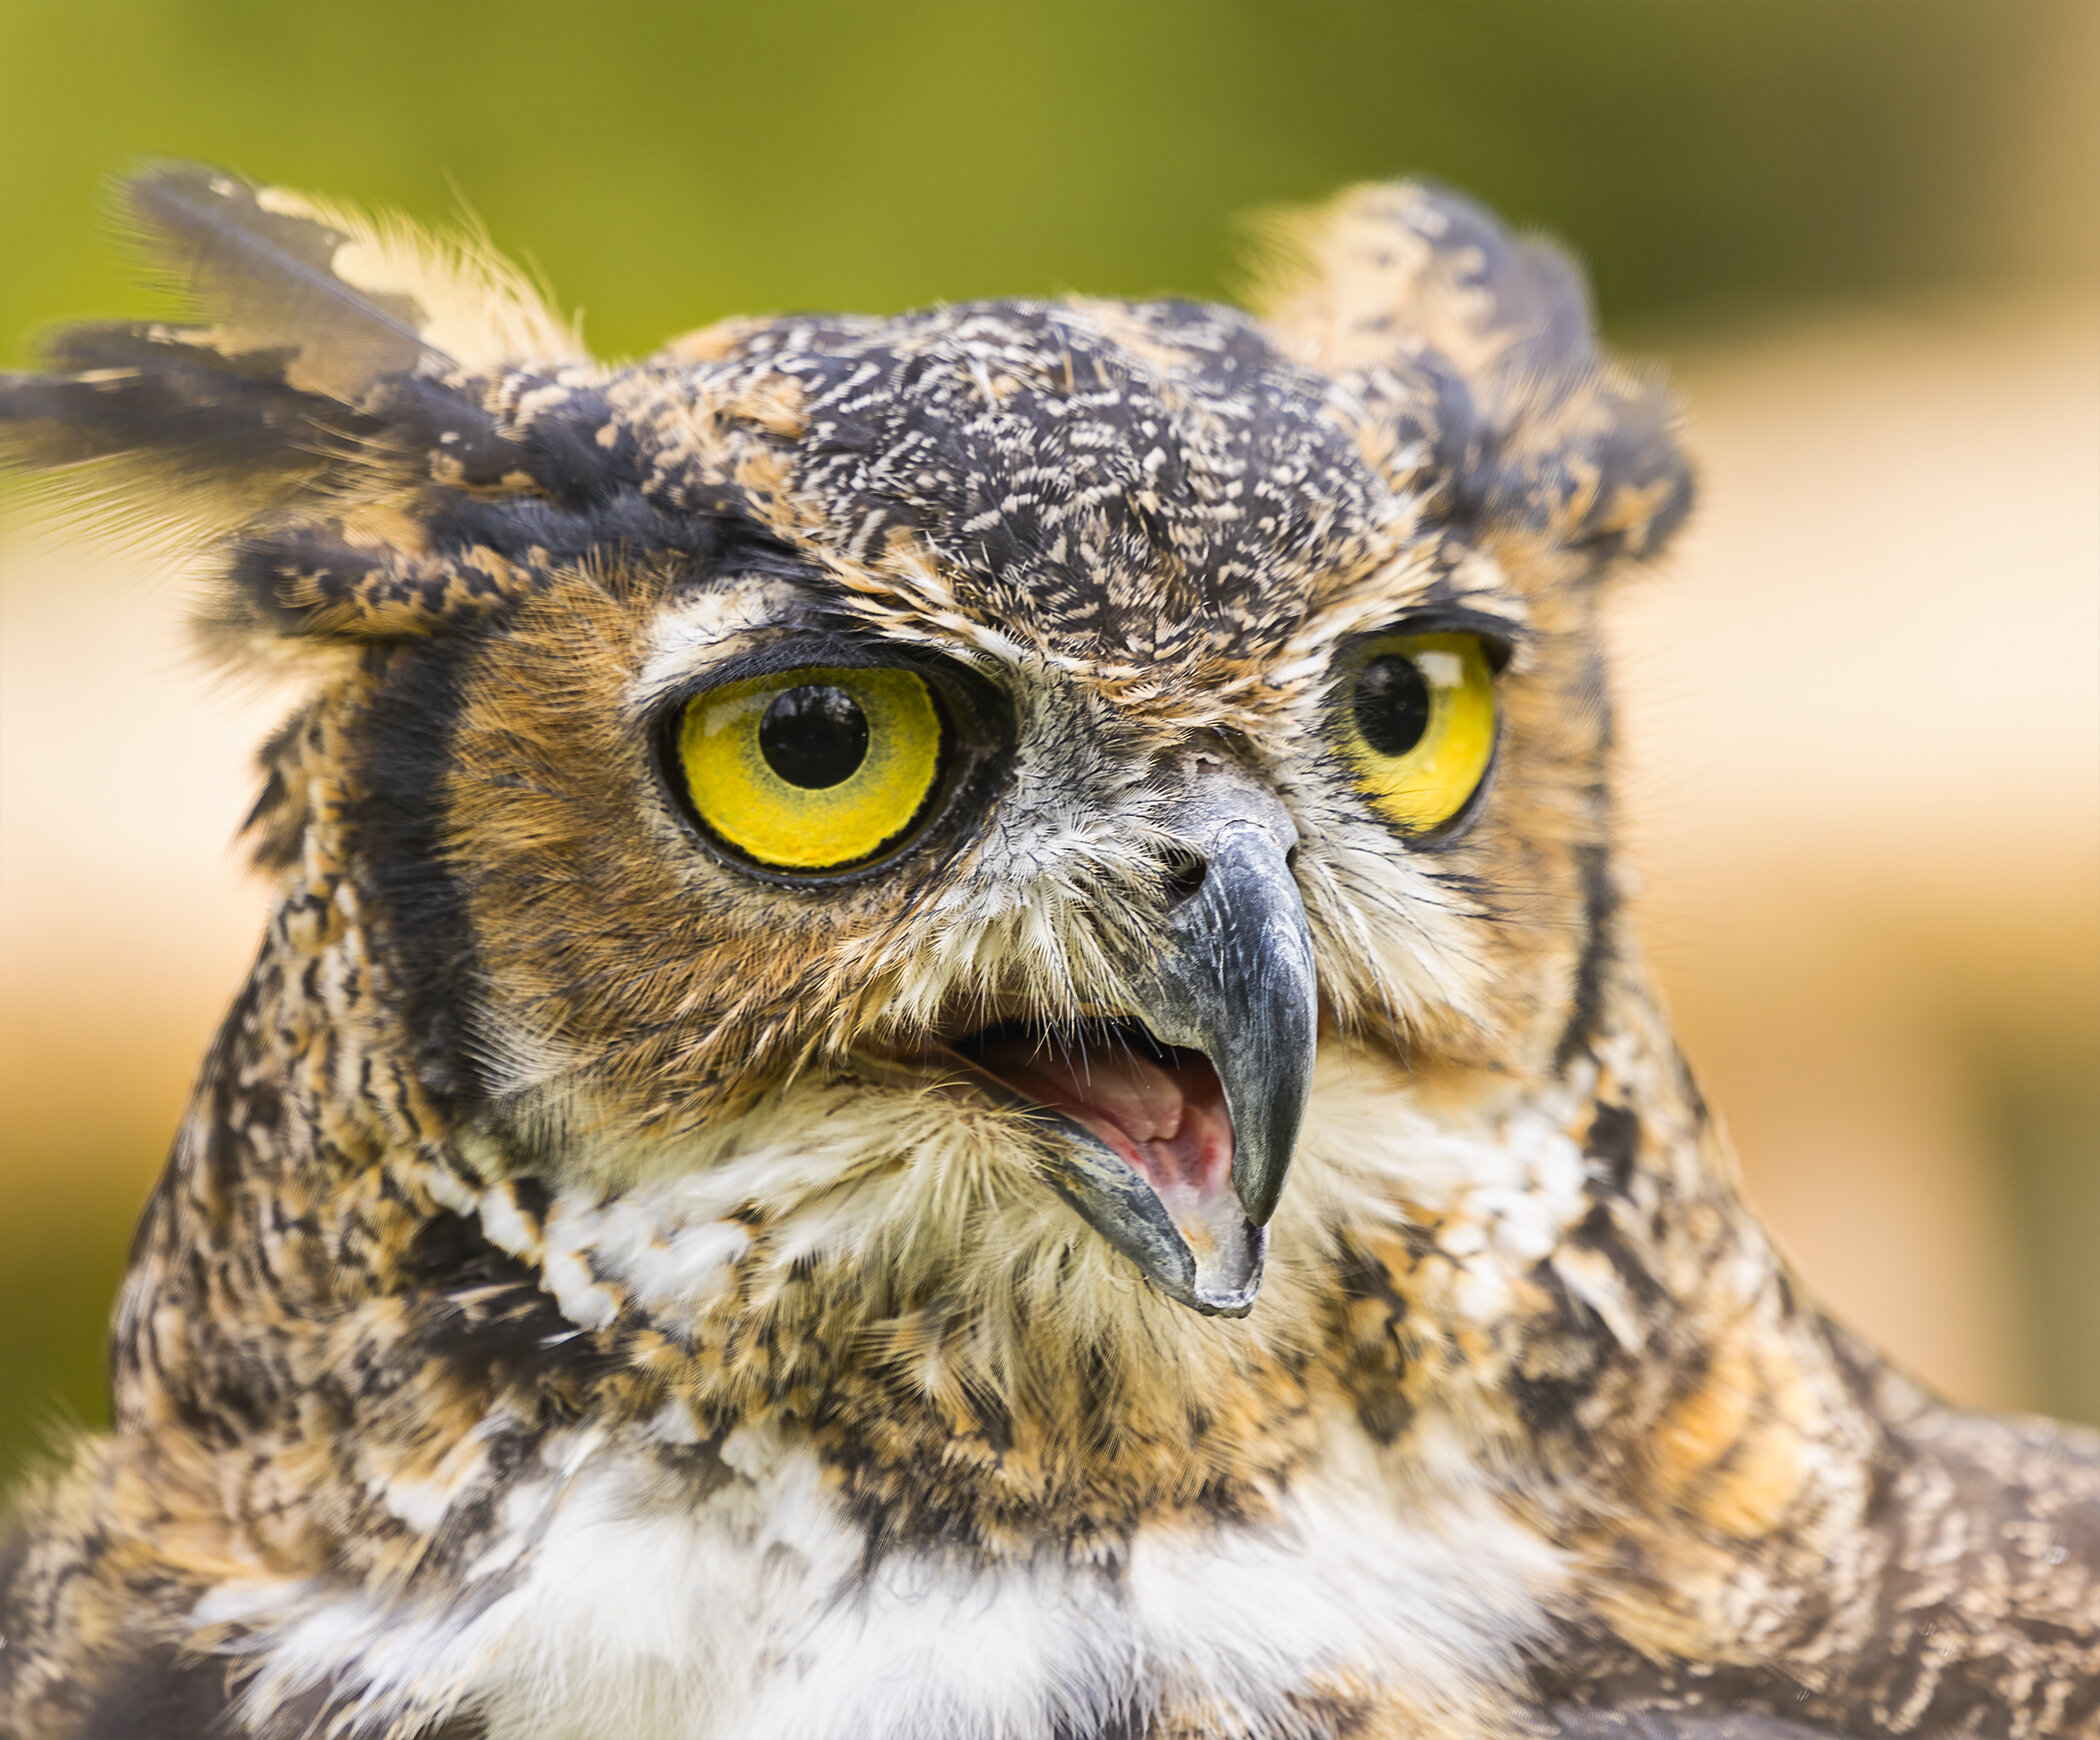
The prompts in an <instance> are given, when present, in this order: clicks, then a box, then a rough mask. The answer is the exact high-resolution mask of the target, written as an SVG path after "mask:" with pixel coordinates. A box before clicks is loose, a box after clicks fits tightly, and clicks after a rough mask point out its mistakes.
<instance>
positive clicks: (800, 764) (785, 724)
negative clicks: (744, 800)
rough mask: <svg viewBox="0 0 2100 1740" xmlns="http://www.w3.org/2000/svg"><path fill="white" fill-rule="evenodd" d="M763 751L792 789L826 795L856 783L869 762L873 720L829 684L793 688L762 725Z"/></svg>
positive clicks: (760, 742) (779, 698) (777, 700)
mask: <svg viewBox="0 0 2100 1740" xmlns="http://www.w3.org/2000/svg"><path fill="white" fill-rule="evenodd" d="M758 749H759V753H760V754H761V755H763V756H764V757H765V758H766V765H767V766H768V767H770V768H771V769H772V770H773V771H774V772H775V773H777V774H779V775H780V777H781V778H782V779H784V780H786V781H787V782H788V784H789V785H799V786H801V787H802V788H803V789H804V790H806V791H821V790H822V789H823V788H824V787H825V786H829V785H837V784H839V783H840V782H841V781H843V780H847V779H851V778H852V777H853V774H854V771H855V770H856V769H857V768H858V767H859V766H860V764H861V763H862V762H863V761H865V760H867V759H868V716H867V714H865V713H863V712H862V711H861V710H860V703H859V702H858V701H856V700H855V699H854V698H853V697H852V696H851V695H849V694H847V693H846V691H845V690H844V689H835V688H832V687H831V686H830V685H829V684H828V683H811V684H809V685H808V686H807V687H805V688H800V689H789V690H788V691H787V692H786V693H785V694H783V695H779V696H777V697H775V699H774V702H773V704H772V706H770V707H768V708H767V709H766V716H765V717H764V718H763V719H761V720H760V721H759V722H758Z"/></svg>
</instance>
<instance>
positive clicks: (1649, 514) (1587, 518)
mask: <svg viewBox="0 0 2100 1740" xmlns="http://www.w3.org/2000/svg"><path fill="white" fill-rule="evenodd" d="M1267 239H1268V241H1269V243H1270V252H1271V254H1272V257H1273V258H1274V259H1275V260H1276V261H1277V262H1278V264H1277V265H1276V267H1275V268H1274V269H1272V271H1271V272H1270V273H1269V274H1268V276H1267V281H1266V283H1265V285H1264V287H1263V288H1262V289H1261V290H1260V291H1259V292H1258V293H1257V295H1256V297H1255V299H1254V300H1255V305H1256V307H1257V308H1259V309H1260V310H1261V312H1262V313H1263V314H1264V316H1265V318H1266V319H1267V320H1268V322H1269V323H1270V325H1271V326H1272V327H1273V328H1274V329H1275V330H1276V331H1277V333H1278V335H1279V337H1280V339H1281V341H1282V343H1283V345H1284V348H1285V349H1286V350H1287V351H1288V352H1289V353H1290V354H1291V355H1293V356H1294V357H1296V358H1297V359H1298V360H1299V361H1301V362H1304V363H1306V364H1308V365H1310V366H1311V367H1313V368H1317V369H1319V370H1321V371H1322V372H1323V373H1326V374H1328V375H1331V376H1333V377H1334V378H1335V379H1336V381H1337V382H1338V383H1339V384H1340V385H1341V386H1342V388H1343V390H1344V394H1345V396H1346V399H1347V400H1348V401H1349V402H1352V403H1353V404H1355V405H1357V406H1359V407H1361V414H1362V418H1363V426H1362V428H1361V430H1360V434H1361V437H1362V440H1363V443H1364V446H1365V448H1366V451H1367V452H1368V453H1370V454H1371V455H1372V457H1373V458H1374V459H1375V460H1376V461H1378V462H1379V463H1380V464H1381V466H1382V468H1383V469H1384V470H1385V471H1386V474H1387V476H1388V477H1389V479H1390V480H1391V481H1392V482H1393V483H1394V485H1395V486H1396V487H1398V488H1404V489H1408V490H1412V491H1416V492H1420V493H1423V494H1425V495H1428V496H1430V497H1431V498H1432V505H1433V509H1434V511H1436V512H1437V513H1438V514H1439V515H1440V516H1441V517H1444V518H1448V519H1452V520H1457V521H1462V522H1470V523H1473V524H1477V525H1479V526H1481V527H1482V528H1483V529H1492V528H1494V527H1497V526H1501V527H1509V528H1514V529H1524V530H1529V531H1534V532H1538V533H1542V534H1544V535H1546V536H1547V537H1549V538H1550V539H1552V540H1553V541H1554V542H1556V543H1558V544H1560V545H1562V546H1564V547H1567V548H1569V549H1573V550H1579V551H1582V552H1585V553H1587V554H1589V555H1591V556H1592V557H1593V558H1595V559H1596V560H1597V561H1599V562H1604V561H1609V560H1611V559H1613V558H1615V557H1618V556H1622V555H1624V556H1643V555H1651V554H1653V553H1654V552H1655V551H1656V550H1658V549H1659V548H1660V547H1661V546H1662V544H1663V543H1664V542H1665V541H1666V540H1667V539H1668V537H1669V536H1670V534H1671V533H1672V532H1674V531H1675V530H1676V528H1677V527H1678V525H1679V524H1681V523H1682V521H1683V519H1684V517H1685V515H1686V513H1687V512H1688V511H1689V510H1690V507H1691V500H1692V478H1691V471H1690V467H1689V465H1688V463H1687V461H1686V459H1685V457H1684V453H1683V451H1682V448H1681V447H1680V445H1679V443H1678V439H1677V415H1676V410H1675V406H1674V404H1673V402H1672V401H1671V398H1670V396H1669V394H1668V391H1667V389H1666V388H1665V387H1664V386H1663V385H1662V383H1661V381H1660V380H1659V379H1658V378H1655V377H1653V376H1648V375H1641V374H1636V373H1635V372H1633V371H1631V370H1629V369H1627V368H1625V367H1623V366H1622V365H1620V364H1618V363H1616V362H1614V361H1612V360H1611V359H1610V358H1608V357H1607V356H1606V355H1605V354H1604V353H1603V352H1602V350H1601V349H1600V348H1599V346H1598V344H1597V340H1596V330H1595V322H1594V320H1593V318H1592V315H1591V311H1590V303H1589V296H1588V293H1587V290H1586V288H1585V286H1584V284H1583V280H1582V275H1581V273H1580V271H1578V270H1577V268H1576V267H1575V265H1574V264H1573V263H1572V262H1571V261H1570V260H1569V259H1568V258H1567V256H1566V255H1564V254H1562V253H1561V252H1560V251H1559V250H1558V249H1556V248H1554V247H1552V246H1550V245H1548V244H1546V243H1543V242H1537V241H1529V240H1524V239H1521V238H1518V237H1515V236H1512V235H1511V234H1510V233H1509V231H1508V230H1507V229H1505V228H1504V227H1503V226H1502V225H1501V224H1500V223H1499V222H1498V221H1497V220H1496V219H1495V218H1494V216H1493V215H1492V214H1491V213H1489V212H1488V211H1487V210H1486V209H1485V208H1483V207H1481V206H1479V205H1477V204H1475V203H1474V202H1473V201H1471V200H1469V199H1466V198H1464V197H1463V196H1461V195H1459V194H1456V193H1453V192H1450V191H1449V190H1447V189H1443V188H1439V187H1434V186H1430V185H1428V184H1425V183H1421V182H1397V183H1387V184H1380V185H1375V186H1368V187H1359V188H1355V189H1352V190H1351V191H1350V192H1348V193H1346V194H1344V195H1342V196H1341V198H1339V199H1338V200H1336V201H1335V202H1334V203H1333V204H1331V205H1329V206H1327V207H1325V208H1323V209H1321V210H1318V211H1315V212H1313V213H1310V214H1307V215H1304V216H1300V217H1293V218H1286V219H1283V220H1281V221H1280V222H1278V223H1276V224H1274V225H1273V226H1272V227H1271V229H1270V231H1269V234H1268V238H1267Z"/></svg>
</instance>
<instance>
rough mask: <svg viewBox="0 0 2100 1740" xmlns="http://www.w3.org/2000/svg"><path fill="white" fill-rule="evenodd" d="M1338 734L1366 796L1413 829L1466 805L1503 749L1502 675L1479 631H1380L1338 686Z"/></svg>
mask: <svg viewBox="0 0 2100 1740" xmlns="http://www.w3.org/2000/svg"><path fill="white" fill-rule="evenodd" d="M1333 729H1334V732H1335V736H1336V738H1337V739H1338V741H1339V744H1340V747H1341V751H1342V754H1343V757H1344V758H1345V759H1346V760H1347V761H1348V763H1349V765H1350V768H1351V771H1352V772H1354V773H1355V775H1356V783H1357V787H1358V789H1359V790H1361V791H1362V792H1363V794H1364V796H1365V797H1366V798H1367V799H1368V800H1369V801H1370V804H1371V807H1372V808H1373V809H1374V810H1376V811H1377V812H1378V814H1379V815H1380V816H1381V817H1383V818H1384V819H1385V820H1386V821H1388V822H1390V823H1392V824H1393V825H1394V826H1395V827H1398V828H1402V829H1404V830H1406V831H1407V832H1409V833H1425V832H1428V831H1429V830H1431V829H1434V828H1439V827H1442V826H1443V825H1444V824H1445V823H1446V822H1448V821H1450V820H1451V819H1452V818H1453V817H1455V816H1456V815H1457V814H1458V813H1459V812H1460V811H1461V810H1463V809H1464V808H1465V807H1466V802H1467V800H1468V799H1469V798H1471V797H1472V795H1473V793H1474V792H1475V791H1477V790H1478V789H1479V787H1480V782H1481V780H1482V779H1483V778H1485V777H1486V775H1487V770H1488V763H1489V762H1490V761H1491V760H1493V759H1494V753H1495V677H1494V672H1493V670H1492V669H1491V668H1490V666H1489V664H1488V657H1487V651H1486V648H1485V647H1484V646H1483V645H1482V643H1481V640H1480V638H1479V636H1477V635H1471V634H1409V635H1398V634H1395V635H1380V636H1378V637H1376V638H1374V639H1372V640H1370V641H1367V642H1365V643H1363V644H1362V645H1360V646H1358V647H1357V648H1356V649H1355V652H1354V654H1353V655H1352V656H1351V657H1350V659H1349V660H1348V662H1347V663H1346V664H1345V665H1344V667H1343V670H1342V674H1341V678H1340V680H1339V681H1338V682H1337V684H1336V685H1335V691H1334V713H1333Z"/></svg>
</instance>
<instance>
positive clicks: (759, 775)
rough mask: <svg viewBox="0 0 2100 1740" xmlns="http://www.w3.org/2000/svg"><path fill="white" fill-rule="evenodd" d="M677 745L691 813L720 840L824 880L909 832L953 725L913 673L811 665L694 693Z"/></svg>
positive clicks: (924, 810)
mask: <svg viewBox="0 0 2100 1740" xmlns="http://www.w3.org/2000/svg"><path fill="white" fill-rule="evenodd" d="M676 747H677V759H678V769H679V772H680V774H681V775H682V776H683V779H684V784H685V791H686V797H687V799H688V801H689V802H690V803H691V805H692V811H693V815H694V816H695V818H696V819H697V820H698V821H699V822H700V825H701V826H702V827H703V828H705V829H706V830H707V832H708V834H709V835H710V836H712V837H713V838H714V839H715V840H716V841H717V842H718V843H719V844H720V845H722V846H723V847H725V848H726V849H728V850H729V851H730V852H732V853H734V854H735V855H737V856H738V857H742V858H746V859H749V860H750V861H751V862H752V863H754V864H756V865H758V866H759V867H760V868H762V869H767V870H777V871H782V872H785V873H787V874H789V875H796V874H800V875H824V874H828V873H831V872H834V871H839V870H849V869H853V868H856V867H858V866H860V865H862V864H866V863H869V862H871V861H873V860H875V859H877V858H880V857H882V856H884V855H885V854H886V853H888V852H890V851H892V850H893V849H895V848H897V847H899V846H901V845H903V844H905V843H906V841H907V840H908V839H909V838H910V837H911V836H912V835H913V834H914V833H915V832H916V831H917V830H918V827H919V825H920V823H921V822H922V821H924V820H925V819H926V817H927V815H928V812H929V811H930V810H931V809H932V807H933V805H934V802H935V799H936V798H937V797H938V795H939V793H940V791H941V788H942V783H943V782H942V773H943V771H944V768H945V766H946V763H947V759H948V753H949V747H950V731H949V727H948V721H947V719H946V718H945V716H944V715H943V712H942V709H941V703H940V697H939V696H938V694H937V693H936V692H935V689H934V686H933V685H932V684H931V683H929V682H928V681H927V680H926V678H925V677H923V676H921V675H920V674H919V673H918V672H916V671H910V670H901V669H896V668H891V667H865V668H830V667H819V666H812V667H807V668H804V669H800V670H792V671H782V672H779V673H776V674H773V675H768V676H764V677H754V678H750V679H748V680H746V681H743V682H733V683H725V684H723V685H722V686H721V687H720V688H715V689H709V690H707V691H706V692H705V693H703V694H700V695H696V696H694V697H693V699H692V700H690V701H689V702H687V703H686V707H685V712H684V716H683V718H682V720H681V721H680V724H679V729H678V736H677V744H676Z"/></svg>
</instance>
